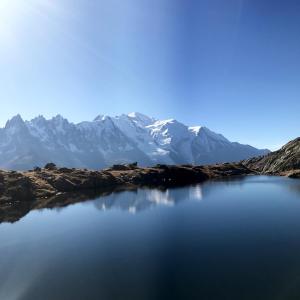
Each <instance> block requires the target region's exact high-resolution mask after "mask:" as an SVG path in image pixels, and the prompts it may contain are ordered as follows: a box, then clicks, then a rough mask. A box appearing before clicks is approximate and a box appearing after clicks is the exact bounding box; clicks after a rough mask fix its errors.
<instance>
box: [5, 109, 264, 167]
mask: <svg viewBox="0 0 300 300" xmlns="http://www.w3.org/2000/svg"><path fill="white" fill-rule="evenodd" d="M268 152H269V150H267V149H256V148H254V147H252V146H249V145H243V144H239V143H237V142H231V141H229V140H228V139H226V138H225V137H224V136H223V135H221V134H218V133H215V132H213V131H211V130H210V129H208V128H206V127H204V126H193V127H190V126H186V125H185V124H183V123H181V122H179V121H177V120H175V119H168V120H157V119H155V118H152V117H148V116H146V115H144V114H141V113H137V112H134V113H130V114H122V115H119V116H115V117H111V116H105V115H98V116H97V117H96V118H95V119H94V120H93V121H84V122H80V123H78V124H74V123H72V122H69V121H68V120H67V119H65V118H64V117H62V116H61V115H57V116H55V117H53V118H52V119H46V118H44V117H43V116H38V117H36V118H34V119H32V120H30V121H24V120H23V119H22V117H21V116H20V115H17V116H14V117H13V118H11V119H10V120H8V121H7V123H6V125H5V127H3V128H0V168H2V169H11V170H27V169H31V168H33V167H35V166H43V165H45V164H46V163H48V162H50V161H51V162H54V163H55V164H57V165H60V166H66V167H77V168H91V169H99V168H105V167H107V166H110V165H113V164H120V163H131V162H138V164H139V165H141V166H151V165H154V164H197V165H205V164H213V163H223V162H233V161H240V160H242V159H248V158H250V157H254V156H260V155H264V154H266V153H268Z"/></svg>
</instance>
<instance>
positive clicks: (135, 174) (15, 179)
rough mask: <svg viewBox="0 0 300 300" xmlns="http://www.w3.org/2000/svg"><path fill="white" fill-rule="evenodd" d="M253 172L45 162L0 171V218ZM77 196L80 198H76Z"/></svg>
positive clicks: (234, 166) (236, 168)
mask: <svg viewBox="0 0 300 300" xmlns="http://www.w3.org/2000/svg"><path fill="white" fill-rule="evenodd" d="M252 173H253V172H252V171H251V170H250V169H249V168H247V167H246V166H245V165H243V164H219V165H213V166H192V165H181V166H168V165H157V166H155V167H152V168H140V167H138V166H137V165H136V164H129V165H123V166H120V165H118V166H113V167H112V168H109V169H105V170H100V171H91V170H87V169H74V168H73V169H70V168H58V167H56V166H55V165H54V164H47V165H46V166H45V168H36V169H34V170H30V171H26V172H15V171H1V172H0V222H2V221H9V222H12V221H17V220H18V219H19V218H20V217H22V216H23V215H25V214H26V213H27V212H29V211H30V210H32V209H37V208H47V207H53V206H64V205H68V204H70V203H74V202H78V201H83V200H84V199H91V198H93V197H95V196H96V195H101V194H103V193H107V192H113V191H117V190H123V189H136V188H138V187H142V186H148V187H154V186H155V187H161V188H165V187H170V186H182V185H188V184H195V183H200V182H203V181H205V180H208V179H213V178H221V177H228V176H233V175H248V174H252ZM79 199H80V200H79Z"/></svg>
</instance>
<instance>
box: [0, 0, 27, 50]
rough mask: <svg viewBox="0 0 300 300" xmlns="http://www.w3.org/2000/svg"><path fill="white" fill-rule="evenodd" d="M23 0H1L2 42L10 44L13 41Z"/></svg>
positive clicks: (0, 41)
mask: <svg viewBox="0 0 300 300" xmlns="http://www.w3.org/2000/svg"><path fill="white" fill-rule="evenodd" d="M21 6H22V1H19V0H0V43H1V44H9V43H11V42H12V41H13V39H14V35H15V31H16V25H17V22H18V21H19V18H20V9H21Z"/></svg>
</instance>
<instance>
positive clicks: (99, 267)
mask: <svg viewBox="0 0 300 300" xmlns="http://www.w3.org/2000/svg"><path fill="white" fill-rule="evenodd" d="M0 299H4V300H19V299H20V300H21V299H22V300H25V299H26V300H40V299H41V300H48V299H49V300H50V299H51V300H55V299H59V300H60V299H61V300H68V299H72V300H77V299H80V300H82V299H92V300H93V299H104V300H106V299H113V300H115V299H116V300H117V299H120V300H124V299H130V300H134V299H138V300H144V299H151V300H152V299H153V300H156V299H203V300H206V299H217V300H226V299H228V300H234V299H237V300H243V299H249V300H250V299H251V300H259V299H263V300H267V299H272V300H274V299H275V300H276V299H285V300H286V299H300V181H298V180H291V179H287V178H277V177H247V178H240V179H238V180H231V181H214V182H209V183H205V184H203V185H198V186H194V187H187V188H178V189H169V190H166V191H159V190H138V191H137V192H122V193H119V194H112V195H110V196H106V197H103V198H99V199H97V200H94V201H89V202H84V203H79V204H75V205H71V206H68V207H67V208H64V209H57V210H55V209H53V210H41V211H32V212H31V213H29V214H28V215H27V216H26V217H24V218H23V219H22V220H21V221H19V222H17V223H15V224H1V225H0Z"/></svg>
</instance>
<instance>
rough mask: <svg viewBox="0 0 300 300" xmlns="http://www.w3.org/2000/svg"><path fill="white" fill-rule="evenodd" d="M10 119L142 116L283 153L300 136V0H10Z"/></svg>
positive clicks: (5, 87) (6, 78) (6, 86)
mask: <svg viewBox="0 0 300 300" xmlns="http://www.w3.org/2000/svg"><path fill="white" fill-rule="evenodd" d="M0 99H1V109H0V125H1V126H3V125H4V124H5V121H6V120H7V119H8V118H10V117H11V116H13V115H15V114H17V113H20V114H21V115H22V116H23V118H24V119H30V118H32V117H34V116H36V115H39V114H43V115H45V116H46V117H51V116H53V115H56V114H58V113H60V114H62V115H63V116H65V117H67V118H68V119H70V120H71V121H74V122H78V121H81V120H91V119H93V118H94V117H95V116H96V115H97V114H109V115H116V114H120V113H124V112H130V111H139V112H142V113H145V114H149V115H152V116H154V117H157V118H170V117H173V118H176V119H178V120H179V121H182V122H185V123H187V124H190V125H197V124H200V125H206V126H207V127H209V128H211V129H212V130H215V131H217V132H221V133H223V134H224V135H225V136H226V137H228V138H229V139H231V140H236V141H240V142H243V143H249V144H253V145H255V146H259V147H270V148H276V147H277V146H279V145H281V144H283V143H285V142H287V141H288V140H290V139H292V138H295V137H297V136H300V117H299V115H300V1H299V0H298V1H289V0H286V1H282V0H281V1H277V0H269V1H267V0H26V1H24V0H1V1H0Z"/></svg>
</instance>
